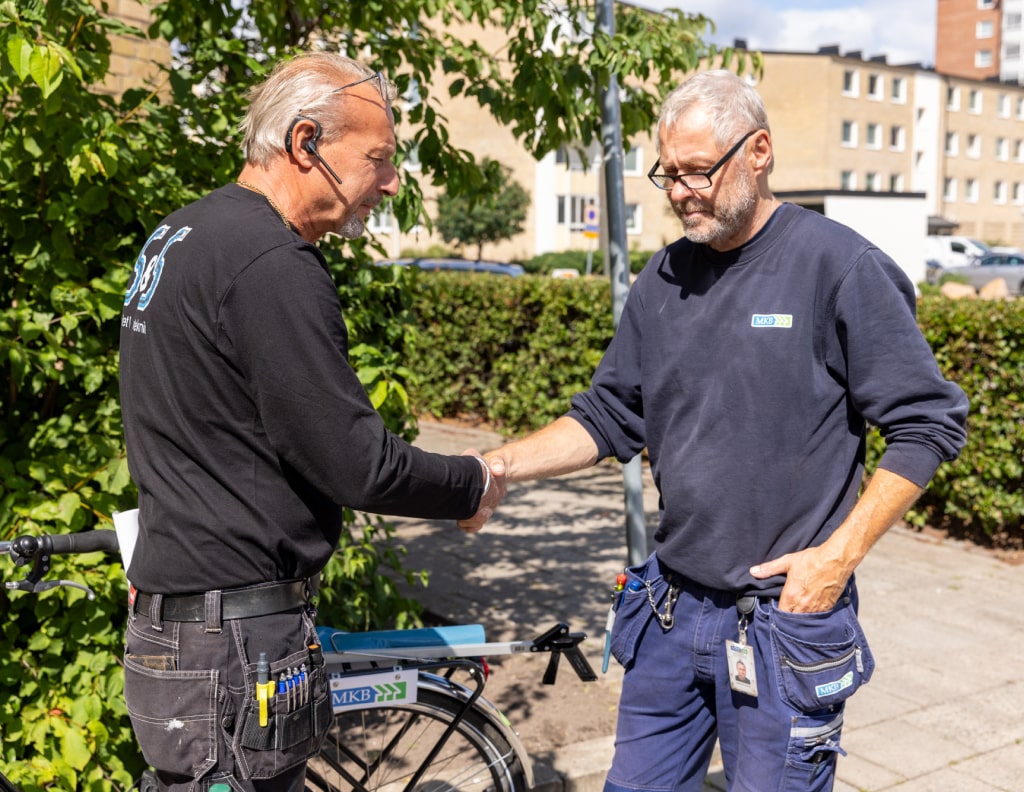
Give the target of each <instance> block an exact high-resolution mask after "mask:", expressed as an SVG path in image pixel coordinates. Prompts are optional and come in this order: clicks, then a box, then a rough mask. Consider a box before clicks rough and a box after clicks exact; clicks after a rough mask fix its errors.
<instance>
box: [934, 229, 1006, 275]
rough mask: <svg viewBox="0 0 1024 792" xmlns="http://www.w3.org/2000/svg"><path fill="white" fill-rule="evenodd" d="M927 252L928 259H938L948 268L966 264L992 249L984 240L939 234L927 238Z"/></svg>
mask: <svg viewBox="0 0 1024 792" xmlns="http://www.w3.org/2000/svg"><path fill="white" fill-rule="evenodd" d="M925 252H926V255H927V258H928V259H931V260H934V261H938V262H939V264H940V265H941V266H943V267H945V268H946V269H948V268H949V267H952V266H966V265H967V264H970V263H972V262H973V261H974V260H975V259H976V258H979V257H981V256H984V255H988V254H989V253H991V252H992V251H991V249H989V247H988V245H986V244H985V243H984V242H982V241H981V240H976V239H972V238H971V237H949V236H946V235H938V236H929V237H926V238H925Z"/></svg>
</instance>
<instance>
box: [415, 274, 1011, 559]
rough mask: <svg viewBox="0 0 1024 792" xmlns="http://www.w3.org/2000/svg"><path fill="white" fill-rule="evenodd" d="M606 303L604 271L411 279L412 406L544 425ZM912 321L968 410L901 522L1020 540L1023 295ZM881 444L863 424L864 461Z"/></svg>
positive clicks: (924, 312) (596, 348)
mask: <svg viewBox="0 0 1024 792" xmlns="http://www.w3.org/2000/svg"><path fill="white" fill-rule="evenodd" d="M610 300H611V297H610V288H609V286H608V284H607V282H606V281H604V280H603V279H591V280H568V281H558V280H550V279H545V278H540V277H531V276H527V277H524V278H518V279H515V280H512V281H510V280H508V279H497V278H462V277H459V276H458V275H457V274H455V273H449V274H443V273H437V274H430V275H429V276H425V277H420V278H418V279H417V280H416V281H415V297H414V301H413V311H414V312H415V314H416V316H417V321H418V324H419V330H418V339H417V340H416V342H415V343H414V344H411V345H410V347H409V351H410V354H411V357H410V359H409V360H408V367H409V368H410V369H412V370H413V371H415V372H416V373H417V375H418V377H419V380H420V381H419V382H418V383H417V385H416V386H415V391H414V393H413V402H414V407H415V408H416V409H417V410H418V411H421V412H423V413H430V414H433V415H437V416H442V417H470V418H476V419H480V420H484V421H487V422H488V423H491V424H493V425H494V426H496V427H497V428H498V429H499V430H501V431H503V432H505V433H507V434H519V433H521V432H524V431H525V430H527V429H535V428H539V427H541V426H544V425H546V424H547V423H549V422H550V421H551V420H553V419H554V418H556V417H558V416H559V415H561V414H562V413H564V412H565V410H566V409H567V408H568V406H569V399H570V397H571V396H572V395H573V394H574V393H576V392H577V391H579V390H582V389H585V388H586V387H587V386H588V385H589V382H590V376H591V374H592V373H593V370H594V368H595V367H596V365H597V363H598V361H599V360H600V358H601V355H602V354H603V352H604V349H605V347H606V346H607V344H608V341H609V340H610V338H611V333H612V329H611V310H610ZM918 319H919V323H920V326H921V328H922V330H923V332H924V334H925V337H926V338H927V340H928V342H929V344H930V345H931V347H932V349H933V351H934V352H935V357H936V360H937V361H938V364H939V367H940V369H941V370H942V372H943V374H944V375H945V376H946V377H948V378H949V379H951V380H953V381H955V382H957V383H958V384H959V385H960V386H961V387H962V388H963V389H964V391H965V392H966V393H967V396H968V398H969V399H970V402H971V413H970V418H969V425H968V430H969V435H968V442H967V446H966V448H965V449H964V451H963V453H962V454H961V456H960V458H959V459H958V460H957V461H956V462H954V463H951V464H946V465H942V466H941V467H940V468H939V471H938V473H937V474H936V476H935V479H934V480H933V482H932V484H931V486H930V487H929V489H928V491H927V492H926V493H925V495H924V496H923V497H922V498H921V499H920V501H919V502H918V503H917V504H916V505H915V507H914V508H913V509H912V510H911V512H910V513H909V514H908V516H907V519H908V521H909V522H910V523H911V524H913V525H917V526H923V525H926V524H927V525H931V526H934V527H938V528H941V529H944V530H948V531H950V532H951V533H952V534H953V535H956V536H963V537H969V538H971V539H973V540H974V541H977V542H981V543H984V544H987V545H993V546H997V547H1015V548H1016V547H1021V546H1024V462H1022V459H1021V451H1020V450H1021V449H1022V448H1024V404H1022V401H1024V395H1022V394H1024V300H1017V301H1013V302H1010V301H1007V302H982V301H974V300H963V301H952V300H948V299H945V298H942V297H935V296H926V297H923V298H922V299H921V300H920V303H919V308H918ZM882 450H883V443H882V440H881V438H880V436H879V435H878V433H877V432H872V433H871V434H870V435H869V455H868V467H869V469H873V467H874V466H875V465H876V464H877V461H878V459H879V457H880V455H881V452H882Z"/></svg>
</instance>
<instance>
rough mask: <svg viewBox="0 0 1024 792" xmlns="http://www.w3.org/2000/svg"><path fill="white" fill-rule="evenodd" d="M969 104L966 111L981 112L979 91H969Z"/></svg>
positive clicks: (974, 89)
mask: <svg viewBox="0 0 1024 792" xmlns="http://www.w3.org/2000/svg"><path fill="white" fill-rule="evenodd" d="M968 102H969V104H968V105H967V109H968V110H969V111H970V112H972V113H980V112H981V91H979V90H978V89H976V88H972V89H971V93H970V96H969V99H968Z"/></svg>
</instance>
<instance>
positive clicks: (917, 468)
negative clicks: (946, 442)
mask: <svg viewBox="0 0 1024 792" xmlns="http://www.w3.org/2000/svg"><path fill="white" fill-rule="evenodd" d="M943 461H944V460H943V459H942V457H941V456H939V455H938V454H937V453H935V452H933V451H931V450H930V449H928V448H924V447H922V446H909V445H906V444H896V445H891V446H889V447H888V448H886V450H885V453H884V454H882V459H881V460H880V461H879V463H878V467H880V468H883V469H884V470H888V471H889V472H890V473H895V474H896V475H897V476H902V477H903V478H905V479H907V480H908V481H912V482H914V483H915V484H916V485H917V486H919V487H920V488H921V489H925V488H927V487H928V483H929V482H930V481H931V480H932V477H933V476H934V475H935V471H936V470H938V469H939V465H941V464H942V462H943Z"/></svg>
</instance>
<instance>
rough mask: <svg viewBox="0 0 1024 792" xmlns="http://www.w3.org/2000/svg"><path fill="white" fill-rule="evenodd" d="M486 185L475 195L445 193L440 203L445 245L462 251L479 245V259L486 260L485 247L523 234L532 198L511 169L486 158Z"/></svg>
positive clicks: (440, 227) (438, 209)
mask: <svg viewBox="0 0 1024 792" xmlns="http://www.w3.org/2000/svg"><path fill="white" fill-rule="evenodd" d="M481 166H482V168H483V170H484V173H485V175H486V179H487V180H486V182H485V184H484V186H483V187H482V188H481V189H480V190H478V191H477V192H474V193H471V194H465V193H463V194H459V195H455V194H451V193H445V194H444V195H442V196H441V197H440V198H438V201H437V230H438V231H439V232H440V234H441V237H442V238H443V239H444V241H445V242H456V243H457V244H458V246H459V247H460V248H461V247H463V246H465V245H476V259H477V261H479V260H480V259H482V258H483V249H484V245H486V244H488V243H493V242H501V241H502V240H503V239H511V238H512V237H514V236H515V235H516V234H518V233H520V232H522V230H523V223H524V222H526V212H527V210H528V209H529V207H530V196H529V195H527V194H526V190H525V189H523V185H521V184H520V183H519V182H517V181H515V180H514V179H513V178H512V177H511V173H512V171H511V169H510V168H509V167H507V166H506V165H502V164H501V163H499V162H495V161H494V160H487V159H485V160H484V161H483V162H482V163H481Z"/></svg>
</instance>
